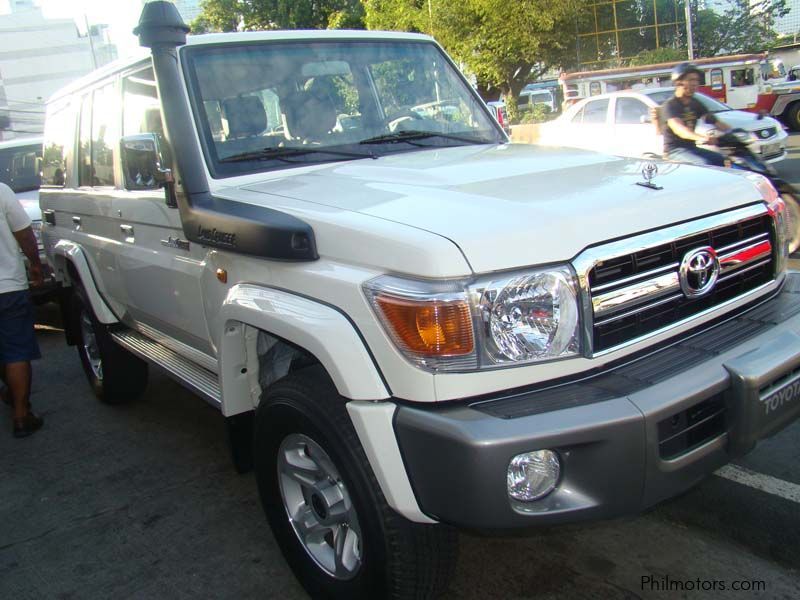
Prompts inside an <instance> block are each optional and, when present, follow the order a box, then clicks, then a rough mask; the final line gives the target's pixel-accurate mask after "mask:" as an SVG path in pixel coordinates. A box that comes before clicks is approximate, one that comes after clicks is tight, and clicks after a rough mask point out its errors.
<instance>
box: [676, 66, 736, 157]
mask: <svg viewBox="0 0 800 600" xmlns="http://www.w3.org/2000/svg"><path fill="white" fill-rule="evenodd" d="M700 78H701V72H700V69H698V68H697V67H696V66H695V65H693V64H692V63H688V62H684V63H681V64H679V65H677V66H676V67H675V68H673V69H672V82H673V83H674V84H675V95H674V96H673V97H672V98H670V99H669V100H667V101H666V102H665V103H664V105H663V106H662V107H661V115H662V118H663V119H664V121H666V126H665V127H664V128H663V131H664V156H665V157H666V158H668V159H669V160H675V161H679V162H691V163H695V164H701V165H713V166H716V167H722V166H725V157H724V156H722V154H720V153H718V152H714V151H713V150H708V149H706V148H698V147H697V143H698V142H700V143H702V144H713V143H714V138H713V136H710V135H706V134H703V133H696V132H695V130H694V128H695V125H696V124H697V121H698V120H700V119H702V118H704V117H705V119H706V121H709V122H712V123H714V125H715V126H716V128H717V129H718V130H721V131H728V130H729V129H730V127H729V126H728V125H727V124H726V123H724V122H723V121H721V120H720V119H718V118H717V117H716V116H715V115H713V114H712V113H710V112H709V111H708V110H707V109H706V108H705V107H704V106H703V104H702V103H701V102H700V101H699V100H698V99H697V98H695V97H694V94H695V92H696V91H697V88H698V86H699V85H700Z"/></svg>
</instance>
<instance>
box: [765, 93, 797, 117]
mask: <svg viewBox="0 0 800 600" xmlns="http://www.w3.org/2000/svg"><path fill="white" fill-rule="evenodd" d="M798 100H800V93H796V92H795V93H792V94H780V95H778V99H777V100H775V104H774V106H773V107H772V111H771V114H772V116H774V117H780V116H782V115H783V113H785V112H786V109H787V108H788V107H789V106H791V105H792V104H794V103H795V102H797V101H798Z"/></svg>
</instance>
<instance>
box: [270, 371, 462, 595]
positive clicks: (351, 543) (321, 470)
mask: <svg viewBox="0 0 800 600" xmlns="http://www.w3.org/2000/svg"><path fill="white" fill-rule="evenodd" d="M344 404H345V399H343V398H341V397H340V396H339V395H338V393H337V392H336V389H335V388H334V386H333V384H332V383H331V382H330V379H329V378H328V377H327V374H326V373H325V372H324V370H322V369H320V368H318V367H312V368H308V369H304V370H302V371H298V372H297V373H295V374H293V375H290V376H289V377H287V378H285V379H283V380H281V381H279V382H278V383H276V384H275V385H273V386H272V387H271V388H269V389H268V390H267V391H265V393H264V394H263V395H262V399H261V403H260V405H259V407H258V410H257V411H256V418H255V431H254V435H255V438H254V440H255V453H254V454H255V456H254V459H255V471H256V480H257V482H258V489H259V494H260V496H261V502H262V504H263V507H264V511H265V513H266V516H267V519H268V521H269V523H270V526H271V528H272V531H273V533H274V535H275V538H276V540H277V542H278V544H279V545H280V547H281V549H282V551H283V553H284V555H285V557H286V560H287V562H288V563H289V565H290V566H291V568H292V570H293V571H294V574H295V576H296V577H297V579H298V580H299V581H300V583H301V584H302V585H303V587H305V589H306V591H307V592H308V593H309V594H310V595H311V597H313V598H343V599H344V598H348V599H350V598H353V599H355V598H429V597H434V596H435V595H437V594H439V593H441V591H443V590H444V588H445V587H446V585H447V583H448V581H449V579H450V577H451V576H452V572H453V569H454V567H455V558H456V552H457V534H456V532H455V531H454V530H453V529H451V528H449V527H446V526H440V525H422V524H418V523H412V522H410V521H408V520H407V519H405V518H403V517H401V516H400V515H398V514H397V513H396V512H394V511H393V510H392V509H391V508H390V507H389V506H388V504H387V503H386V500H385V499H384V497H383V494H382V492H381V490H380V487H379V486H378V483H377V481H376V479H375V475H374V474H373V472H372V469H371V467H370V465H369V462H368V461H367V458H366V455H365V454H364V451H363V449H362V447H361V444H360V442H359V440H358V436H357V435H356V433H355V430H354V429H353V425H352V423H351V421H350V417H349V416H348V414H347V411H346V409H345V406H344Z"/></svg>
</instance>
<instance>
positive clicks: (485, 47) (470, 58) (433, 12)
mask: <svg viewBox="0 0 800 600" xmlns="http://www.w3.org/2000/svg"><path fill="white" fill-rule="evenodd" d="M364 5H365V8H366V23H367V27H368V28H369V29H395V30H401V31H423V32H425V33H430V34H431V35H433V36H434V37H436V39H437V40H438V41H439V42H440V43H441V44H442V45H443V46H444V47H445V48H446V49H447V51H448V52H449V53H450V54H451V55H452V56H453V57H454V58H455V59H456V60H457V61H459V62H460V63H461V64H462V65H464V66H465V67H466V70H468V71H469V72H470V73H472V74H474V75H475V77H476V78H477V80H478V89H479V90H481V91H488V90H491V89H497V90H499V91H500V92H501V93H502V95H503V97H504V98H505V100H506V109H507V111H508V113H509V117H510V118H511V119H512V121H514V120H515V119H516V116H517V115H516V110H517V103H516V100H517V98H518V97H519V93H520V91H521V90H522V88H523V87H524V86H525V84H527V83H529V82H530V81H532V80H534V79H536V78H537V77H540V76H541V75H542V74H544V73H545V72H546V71H548V70H549V69H550V68H552V67H554V66H559V67H569V66H572V64H574V62H575V35H574V32H575V27H576V19H577V18H578V16H579V14H580V12H579V11H580V8H581V7H582V5H583V2H581V1H580V0H515V1H514V2H508V0H461V1H460V2H449V1H446V0H364Z"/></svg>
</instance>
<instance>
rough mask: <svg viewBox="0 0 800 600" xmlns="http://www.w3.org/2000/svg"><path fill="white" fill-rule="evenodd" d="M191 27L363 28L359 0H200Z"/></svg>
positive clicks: (198, 29)
mask: <svg viewBox="0 0 800 600" xmlns="http://www.w3.org/2000/svg"><path fill="white" fill-rule="evenodd" d="M201 7H202V9H203V12H202V13H201V14H200V16H199V17H197V19H195V20H194V21H193V22H192V31H193V32H195V33H204V32H207V31H257V30H264V29H339V28H349V29H363V28H364V7H363V6H362V4H361V2H360V0H203V2H202V4H201Z"/></svg>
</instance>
